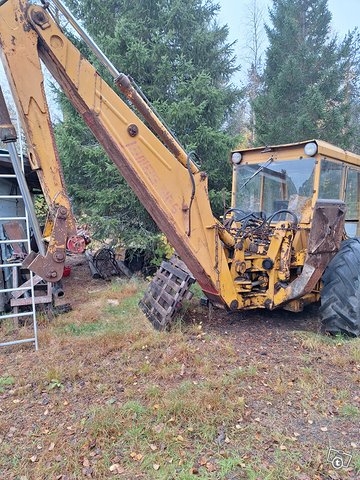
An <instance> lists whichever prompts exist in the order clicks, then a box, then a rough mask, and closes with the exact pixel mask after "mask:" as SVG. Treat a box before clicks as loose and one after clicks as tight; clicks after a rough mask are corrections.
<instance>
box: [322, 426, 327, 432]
mask: <svg viewBox="0 0 360 480" xmlns="http://www.w3.org/2000/svg"><path fill="white" fill-rule="evenodd" d="M320 430H321V431H322V432H327V431H328V429H327V427H321V428H320Z"/></svg>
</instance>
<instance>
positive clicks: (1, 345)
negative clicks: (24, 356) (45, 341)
mask: <svg viewBox="0 0 360 480" xmlns="http://www.w3.org/2000/svg"><path fill="white" fill-rule="evenodd" d="M30 342H35V338H25V339H24V340H14V341H13V342H6V343H0V347H7V346H8V345H19V344H21V343H30Z"/></svg>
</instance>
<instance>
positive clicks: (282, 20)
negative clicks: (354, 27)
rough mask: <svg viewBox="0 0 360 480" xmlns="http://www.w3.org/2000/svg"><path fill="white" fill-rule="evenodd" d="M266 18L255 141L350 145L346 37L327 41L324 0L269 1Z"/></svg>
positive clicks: (327, 14)
mask: <svg viewBox="0 0 360 480" xmlns="http://www.w3.org/2000/svg"><path fill="white" fill-rule="evenodd" d="M270 20H271V26H267V27H266V32H267V35H268V39H269V47H268V50H267V54H266V67H265V71H264V76H263V91H262V93H261V94H260V95H259V96H258V98H257V99H256V100H255V102H254V105H253V107H254V111H255V116H256V138H257V143H258V144H275V143H287V142H296V141H301V140H305V139H310V138H319V139H322V140H327V141H329V142H332V143H334V144H337V145H339V146H342V147H345V148H346V147H349V145H350V144H351V142H352V134H353V130H352V128H351V126H350V101H349V100H350V98H349V95H347V88H346V72H347V71H348V68H349V54H350V49H351V38H350V37H348V38H346V39H345V40H344V41H343V42H341V43H339V42H338V41H337V39H336V37H331V33H330V27H331V13H330V11H329V8H328V2H327V0H273V5H272V8H271V9H270Z"/></svg>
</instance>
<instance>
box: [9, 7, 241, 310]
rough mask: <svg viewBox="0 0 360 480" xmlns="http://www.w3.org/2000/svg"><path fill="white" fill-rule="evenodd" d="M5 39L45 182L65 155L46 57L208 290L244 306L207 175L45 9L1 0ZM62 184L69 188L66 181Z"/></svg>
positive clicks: (220, 299)
mask: <svg viewBox="0 0 360 480" xmlns="http://www.w3.org/2000/svg"><path fill="white" fill-rule="evenodd" d="M0 42H1V48H2V54H3V57H4V58H5V66H6V67H7V68H6V70H7V75H8V77H9V78H10V80H11V83H12V84H13V89H14V94H15V97H17V98H18V100H19V98H20V100H21V101H19V102H18V103H19V106H20V110H21V111H22V112H23V117H24V119H25V121H26V122H27V124H26V126H27V128H26V130H27V133H28V140H30V146H32V147H34V144H36V147H37V148H36V153H37V154H38V156H37V157H36V160H37V164H36V163H35V162H34V163H35V165H34V166H35V168H38V169H39V168H40V167H41V168H42V170H43V171H44V172H43V173H44V178H45V180H46V181H45V183H46V184H47V183H48V181H50V179H51V171H49V169H50V170H51V168H53V169H54V168H55V169H57V168H58V166H59V160H58V157H57V154H56V153H55V152H56V148H55V145H54V139H53V134H52V130H51V125H50V122H49V121H48V111H47V107H46V104H45V99H44V92H43V88H42V82H43V80H42V75H41V70H40V63H39V57H40V58H41V60H42V61H43V62H44V64H45V65H46V67H47V68H48V69H49V71H50V72H51V74H52V75H53V77H54V78H55V80H56V81H57V82H58V83H59V85H60V87H61V88H62V90H63V91H64V93H65V94H66V96H67V97H68V98H69V100H70V102H71V103H72V105H73V106H74V107H75V108H76V110H77V111H78V112H79V113H80V115H81V116H82V117H83V119H84V120H85V122H86V123H87V125H88V126H89V128H90V129H91V131H92V132H93V134H94V135H95V137H96V138H97V140H98V141H99V142H100V143H101V144H102V146H103V147H104V149H105V150H106V152H107V154H108V155H109V157H110V158H111V159H112V161H113V162H114V163H115V165H116V166H117V167H118V169H119V170H120V172H121V174H122V175H123V176H124V178H125V179H126V181H127V182H128V183H129V185H130V186H131V188H132V189H133V190H134V192H135V193H136V195H137V196H138V198H139V199H140V201H141V202H142V203H143V205H144V206H145V207H146V208H147V210H148V211H149V213H150V214H151V215H152V217H153V218H154V220H155V222H156V223H157V225H158V226H159V228H160V229H161V230H162V231H163V232H164V233H165V234H166V235H167V237H168V239H169V241H170V243H171V244H172V245H173V246H174V248H175V249H176V250H177V252H178V253H179V255H180V256H181V258H182V259H183V261H184V262H185V263H186V265H187V267H188V268H189V270H190V271H191V272H192V273H193V275H194V276H195V278H196V279H197V280H198V282H199V284H200V286H201V288H202V289H203V290H204V291H205V293H206V294H207V295H208V297H209V298H212V299H213V300H214V301H217V302H223V303H225V304H227V305H228V306H229V307H231V308H234V309H236V308H238V307H241V303H242V300H241V298H240V297H239V296H238V295H237V294H236V291H235V286H234V283H233V281H232V278H231V275H230V270H229V266H228V263H227V258H226V255H225V251H224V246H223V243H222V241H221V238H220V236H219V232H218V229H217V228H214V225H216V220H215V219H214V217H213V214H212V211H211V207H210V203H209V198H208V188H207V177H206V175H205V174H204V173H203V172H199V171H198V170H197V168H193V167H191V169H190V170H191V175H192V179H191V180H193V182H192V181H190V177H189V169H188V168H187V166H185V165H184V163H183V162H182V161H179V158H178V157H177V156H176V155H174V153H172V152H171V151H170V149H169V148H167V147H166V146H165V145H164V143H165V142H161V141H160V140H159V139H158V138H157V136H156V135H154V133H152V132H151V131H150V130H149V128H147V126H146V125H145V124H144V123H143V122H142V121H141V120H140V119H139V117H137V116H136V115H135V114H134V112H133V111H132V110H131V109H130V108H129V107H128V106H127V105H126V103H125V102H124V101H123V100H122V99H121V98H120V97H119V96H118V95H117V94H116V93H115V92H114V90H113V89H112V88H111V87H109V86H108V85H107V84H106V83H105V82H104V81H103V80H102V79H101V77H100V76H99V75H98V73H97V72H96V70H95V69H94V67H93V66H92V65H91V64H90V63H89V62H88V61H87V60H85V59H84V58H83V57H82V56H81V54H80V52H79V51H78V50H77V49H76V47H75V46H74V45H73V44H72V43H71V42H70V41H69V39H68V38H67V37H66V36H65V35H64V34H63V32H62V31H61V29H60V28H59V27H58V25H57V24H56V23H55V22H54V21H53V19H52V18H51V16H49V14H48V12H47V11H46V10H44V8H42V7H40V6H37V5H33V4H28V3H27V2H26V1H25V0H8V2H6V3H5V4H4V5H3V6H1V7H0ZM32 78H33V80H32V81H29V79H32ZM23 91H25V92H26V95H23ZM29 106H34V108H32V109H31V108H29ZM33 111H35V112H36V113H35V114H33V116H32V117H31V118H30V119H29V115H30V113H32V112H33ZM30 120H31V121H30ZM36 120H37V121H36ZM39 123H40V125H41V128H39V126H40V125H39ZM40 132H41V133H40ZM35 137H36V138H35ZM35 139H36V141H37V142H35V141H34V140H35ZM40 150H41V152H40ZM33 151H34V150H33ZM79 161H81V159H79ZM186 161H187V162H188V158H186ZM45 170H46V172H45ZM60 179H61V176H60V175H57V181H58V182H59V181H60ZM58 191H59V192H64V186H63V183H62V182H61V184H59V185H58ZM64 198H66V199H67V197H64ZM51 200H52V201H54V199H53V198H51ZM64 206H65V202H64ZM190 217H191V232H188V227H189V224H190V222H189V219H190ZM53 253H56V251H54V252H53Z"/></svg>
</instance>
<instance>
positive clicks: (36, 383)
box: [0, 279, 360, 480]
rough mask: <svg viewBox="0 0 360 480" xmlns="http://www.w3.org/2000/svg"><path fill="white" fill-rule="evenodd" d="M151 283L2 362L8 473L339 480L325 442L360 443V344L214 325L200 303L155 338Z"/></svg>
mask: <svg viewBox="0 0 360 480" xmlns="http://www.w3.org/2000/svg"><path fill="white" fill-rule="evenodd" d="M144 286H145V285H144V283H143V282H142V281H140V280H136V279H135V280H131V281H130V282H129V281H126V282H125V281H123V282H114V283H112V284H111V285H108V287H107V288H104V289H103V290H102V291H101V292H100V293H99V294H98V295H97V297H93V296H90V295H89V296H88V297H86V298H85V299H84V300H83V301H82V302H81V303H80V304H79V306H78V307H77V308H76V309H75V310H74V311H73V312H69V313H68V314H65V315H63V316H59V317H58V318H55V319H54V320H53V322H52V324H51V325H48V326H46V327H45V326H44V327H42V328H41V330H40V345H41V348H40V351H39V352H38V353H36V354H35V353H33V352H32V351H30V350H29V349H26V348H25V347H23V349H19V350H18V351H17V352H16V353H14V354H10V355H7V356H4V357H2V358H1V359H0V361H1V362H2V365H6V367H5V368H4V371H3V372H2V375H3V376H2V377H0V395H1V398H0V402H1V403H0V407H1V409H2V413H1V417H0V478H9V479H12V478H14V479H15V478H21V477H27V478H28V479H30V478H36V479H37V480H43V479H44V480H45V479H46V480H47V479H50V478H61V476H63V477H66V476H68V477H69V478H74V479H75V478H76V479H83V478H84V479H85V478H88V477H89V478H90V477H91V478H95V479H100V480H102V479H111V478H119V479H121V478H124V479H127V478H146V479H149V480H152V479H154V480H170V479H173V478H176V479H180V480H194V479H203V480H205V479H206V480H211V479H214V480H215V479H216V480H229V479H235V478H236V479H237V478H239V479H240V478H241V479H245V480H251V479H253V480H258V479H261V480H287V479H290V478H291V479H294V480H296V479H305V478H311V480H321V479H322V478H327V477H328V476H329V475H328V470H329V469H330V467H329V468H328V466H327V465H326V451H325V450H326V445H328V444H329V442H330V443H331V444H332V445H336V447H337V448H339V450H343V451H345V452H346V451H349V449H350V448H352V447H351V442H355V440H356V439H355V435H356V434H354V433H353V432H357V430H356V428H357V426H358V422H359V414H360V411H359V407H358V403H357V400H356V397H355V394H354V393H353V392H354V391H355V390H356V388H358V384H357V383H356V381H357V380H356V378H355V377H356V375H357V373H358V370H357V364H358V351H357V345H359V344H358V342H357V341H355V342H349V341H348V340H345V339H343V338H339V339H338V338H336V339H332V338H328V337H321V336H319V335H317V334H312V333H304V332H302V333H293V332H290V333H286V343H284V344H281V341H282V339H278V338H276V336H275V335H274V336H272V334H273V331H272V330H271V326H269V327H267V328H268V330H265V331H264V330H263V331H262V332H259V331H258V330H257V329H255V328H254V330H253V333H252V332H251V329H249V328H248V327H246V326H244V327H242V325H240V324H238V325H236V327H229V324H228V323H226V322H227V321H228V320H227V319H226V318H225V317H224V318H225V319H223V320H220V321H222V322H223V325H222V327H221V328H217V329H216V328H215V329H212V328H210V327H209V325H208V324H207V323H206V318H207V311H206V310H205V311H202V310H201V309H200V308H199V307H198V306H197V304H194V303H189V304H188V305H187V306H186V308H187V311H186V312H185V314H183V319H182V321H181V322H180V324H179V325H177V326H176V327H175V328H174V329H173V330H172V332H170V333H159V332H155V331H153V329H152V328H151V327H150V325H149V324H148V322H147V320H146V319H145V318H144V316H143V315H142V313H141V312H140V311H139V309H138V306H137V304H138V300H139V298H140V297H141V295H142V291H143V289H144ZM195 294H196V296H197V297H198V296H199V292H195ZM109 300H111V302H110V303H109ZM114 300H116V301H117V302H115V303H114ZM222 328H223V329H226V330H229V332H230V333H229V334H228V335H225V334H223V332H222ZM231 328H233V329H232V330H231ZM259 328H260V327H259ZM237 329H238V330H239V331H240V333H239V334H237ZM241 329H242V330H241ZM267 341H268V342H269V343H268V344H267V343H266V342H267ZM264 345H267V347H266V350H267V355H265V356H264V355H260V354H259V352H260V351H263V350H264V349H263V346H264ZM272 350H273V351H272ZM11 355H13V356H11ZM10 356H11V359H12V361H11V362H9V358H10ZM336 356H342V357H343V358H345V362H346V365H345V367H343V366H342V365H340V363H339V362H336V361H334V359H335V358H336ZM332 381H333V383H332ZM351 382H353V383H351ZM354 382H355V383H354ZM354 385H355V388H354ZM329 412H335V413H336V414H335V415H334V414H329ZM309 421H310V423H309ZM324 425H326V430H325V431H324V430H321V428H324ZM339 431H345V432H349V434H348V435H346V436H344V435H341V436H339V433H338V432H339ZM324 445H325V447H324ZM114 465H116V467H114ZM352 467H353V471H354V472H355V471H356V469H358V470H359V468H360V457H359V456H358V455H357V454H356V452H354V460H353V464H352ZM110 469H112V470H110ZM117 469H120V470H119V471H120V472H123V473H117V472H118V470H117ZM342 475H343V477H341V478H342V480H347V479H349V480H350V479H351V480H352V479H354V480H355V478H356V476H354V475H355V473H354V474H352V473H351V472H343V473H342Z"/></svg>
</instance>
